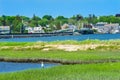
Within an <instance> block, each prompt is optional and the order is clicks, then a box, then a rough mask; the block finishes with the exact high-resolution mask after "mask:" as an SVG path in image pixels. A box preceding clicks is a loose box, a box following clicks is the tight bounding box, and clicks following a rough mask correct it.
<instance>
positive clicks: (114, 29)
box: [94, 22, 120, 33]
mask: <svg viewBox="0 0 120 80" xmlns="http://www.w3.org/2000/svg"><path fill="white" fill-rule="evenodd" d="M94 29H97V31H98V32H99V33H119V32H120V27H119V24H118V23H110V24H108V23H106V22H99V23H97V24H96V25H94Z"/></svg>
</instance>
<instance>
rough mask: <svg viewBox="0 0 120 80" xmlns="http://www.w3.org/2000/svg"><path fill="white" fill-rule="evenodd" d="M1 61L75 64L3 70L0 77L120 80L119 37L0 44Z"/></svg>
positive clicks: (17, 79)
mask: <svg viewBox="0 0 120 80" xmlns="http://www.w3.org/2000/svg"><path fill="white" fill-rule="evenodd" d="M48 45H49V46H48ZM56 45H57V46H56ZM61 45H62V47H64V49H65V48H66V49H69V47H72V48H74V47H75V48H77V47H80V48H83V49H78V50H76V51H65V50H64V49H61V48H56V47H60V46H61ZM53 46H54V47H53ZM76 46H77V47H76ZM86 46H87V49H84V48H86ZM88 46H89V47H88ZM91 47H94V48H91ZM45 49H46V50H45ZM47 49H49V50H47ZM70 49H71V48H70ZM0 60H1V61H13V62H14V61H18V62H22V61H23V62H24V61H26V62H41V61H46V62H56V63H62V64H76V65H60V66H56V67H52V68H46V69H34V70H25V71H20V72H12V73H0V80H120V74H119V73H120V68H119V67H120V40H109V41H107V40H106V41H99V40H85V41H56V42H31V43H29V42H10V43H9V42H7V43H5V42H3V43H0ZM113 62H115V63H113ZM95 63H97V64H95Z"/></svg>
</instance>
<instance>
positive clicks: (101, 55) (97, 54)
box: [0, 50, 120, 61]
mask: <svg viewBox="0 0 120 80" xmlns="http://www.w3.org/2000/svg"><path fill="white" fill-rule="evenodd" d="M0 57H1V58H33V59H34V58H42V59H44V58H47V59H59V60H72V61H79V60H100V59H103V60H104V59H120V51H119V50H116V51H112V50H111V51H109V50H106V51H100V50H87V51H76V52H67V51H60V50H57V51H56V50H53V51H39V50H32V51H31V50H23V51H12V50H8V51H0Z"/></svg>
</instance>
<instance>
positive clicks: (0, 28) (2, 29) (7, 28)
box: [0, 26, 10, 34]
mask: <svg viewBox="0 0 120 80" xmlns="http://www.w3.org/2000/svg"><path fill="white" fill-rule="evenodd" d="M9 33H10V26H0V34H9Z"/></svg>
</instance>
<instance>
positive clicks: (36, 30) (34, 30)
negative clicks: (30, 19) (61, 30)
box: [25, 26, 45, 33]
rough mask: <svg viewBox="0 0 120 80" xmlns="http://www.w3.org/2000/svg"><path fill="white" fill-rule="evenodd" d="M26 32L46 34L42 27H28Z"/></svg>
mask: <svg viewBox="0 0 120 80" xmlns="http://www.w3.org/2000/svg"><path fill="white" fill-rule="evenodd" d="M25 30H28V33H45V32H44V30H43V28H42V27H41V26H39V27H26V29H25Z"/></svg>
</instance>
